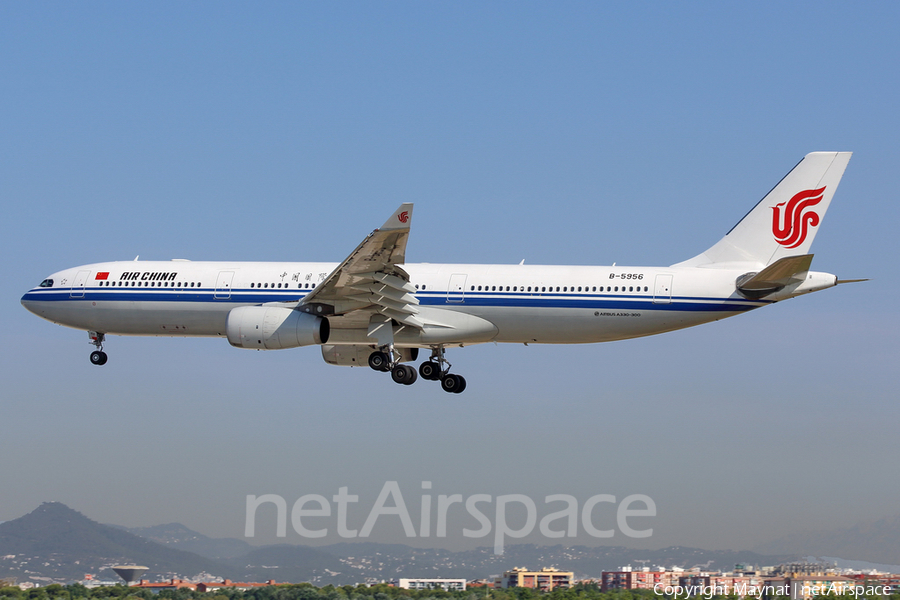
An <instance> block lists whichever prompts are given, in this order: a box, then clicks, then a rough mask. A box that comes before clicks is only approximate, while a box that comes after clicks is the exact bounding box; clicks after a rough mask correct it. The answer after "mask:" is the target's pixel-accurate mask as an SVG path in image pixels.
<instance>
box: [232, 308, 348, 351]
mask: <svg viewBox="0 0 900 600" xmlns="http://www.w3.org/2000/svg"><path fill="white" fill-rule="evenodd" d="M330 331H331V328H330V326H329V324H328V319H323V318H322V317H317V316H314V315H310V314H308V313H302V312H299V311H296V310H291V309H289V308H283V307H280V306H239V307H238V308H235V309H232V310H231V311H230V312H229V313H228V320H227V322H226V324H225V333H226V335H227V336H228V343H229V344H231V345H232V346H234V347H236V348H255V349H257V350H281V349H284V348H298V347H300V346H312V345H313V344H324V343H325V342H327V341H328V335H329V333H330Z"/></svg>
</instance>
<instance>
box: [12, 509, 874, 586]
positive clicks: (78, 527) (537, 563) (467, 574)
mask: <svg viewBox="0 0 900 600" xmlns="http://www.w3.org/2000/svg"><path fill="white" fill-rule="evenodd" d="M131 531H134V532H136V533H140V534H141V535H142V536H145V537H139V536H138V535H135V534H134V533H131V532H129V531H126V530H123V529H121V528H118V527H112V526H108V525H101V524H99V523H96V522H94V521H92V520H90V519H88V518H87V517H85V516H84V515H82V514H81V513H78V512H76V511H74V510H72V509H70V508H68V507H66V506H64V505H62V504H59V503H56V502H50V503H45V504H42V505H41V506H40V507H38V508H37V509H36V510H34V511H33V512H31V513H29V514H27V515H25V516H23V517H20V518H19V519H15V520H13V521H7V522H6V523H2V524H0V576H3V575H5V574H9V575H14V576H17V577H19V579H20V580H23V579H27V578H29V577H32V578H37V577H50V578H54V579H57V580H60V581H68V580H72V579H80V578H81V577H82V576H83V575H84V574H85V573H94V574H96V575H99V576H101V577H104V578H109V579H114V578H115V576H114V574H113V573H112V572H111V571H110V570H109V569H108V567H110V566H112V565H114V564H116V563H123V562H128V563H138V564H143V565H146V566H147V567H149V568H150V570H149V572H148V574H147V577H148V578H150V579H154V580H155V579H167V578H170V577H174V576H180V577H186V578H193V577H195V576H197V575H200V574H201V573H207V574H208V575H207V576H206V577H204V579H207V580H209V579H211V578H221V577H228V578H230V579H232V580H235V581H239V580H240V581H266V580H269V579H274V580H275V581H278V582H291V583H299V582H303V581H310V582H312V583H315V584H317V585H325V584H329V583H331V584H336V585H343V584H348V583H349V584H355V583H360V582H365V581H372V580H375V581H381V580H390V579H396V578H399V577H464V578H467V579H476V578H483V577H488V576H491V575H497V574H500V573H502V572H503V571H506V570H509V569H511V568H513V567H517V566H521V567H529V568H533V569H540V568H542V567H558V568H560V569H564V570H571V571H575V573H576V575H577V576H579V577H600V574H601V572H602V571H605V570H614V569H617V568H619V567H621V566H624V565H628V564H631V565H633V566H635V567H639V566H651V567H652V566H655V565H661V566H665V567H672V566H680V567H684V568H690V567H693V566H702V567H704V568H709V569H730V568H732V567H733V566H734V565H735V564H736V563H743V564H752V565H774V564H779V563H781V562H786V561H790V560H795V559H797V558H798V555H797V554H794V553H790V554H789V555H780V556H771V555H770V556H764V555H761V554H754V553H752V552H734V551H730V550H727V551H708V550H700V549H697V548H683V547H671V548H664V549H662V550H632V549H629V548H622V547H616V546H603V547H598V548H589V547H586V546H572V547H566V546H561V545H557V546H538V545H535V544H518V545H509V546H507V547H506V552H505V553H504V554H503V555H499V556H498V555H496V554H494V553H493V551H492V549H491V548H478V549H475V550H467V551H462V552H452V551H449V550H441V549H421V548H412V547H410V546H405V545H401V544H379V543H374V542H358V543H349V542H344V543H339V544H332V545H329V546H320V547H315V548H313V547H309V546H292V545H275V546H266V547H262V548H251V547H250V546H249V545H247V544H246V542H243V541H242V540H234V539H218V540H217V539H212V538H208V537H206V536H203V535H201V534H199V533H197V532H194V531H191V530H190V529H188V528H186V527H184V526H183V525H179V524H169V525H161V526H157V527H142V528H137V529H133V530H131ZM148 538H149V539H148ZM153 540H155V541H153ZM187 547H193V548H195V549H202V550H203V552H205V553H208V554H210V555H216V554H218V555H221V556H225V555H227V554H234V553H236V552H237V551H238V550H240V549H242V548H248V549H249V551H248V552H246V553H244V554H241V555H240V556H231V557H229V558H227V559H222V560H212V559H210V558H206V557H203V556H200V555H199V554H196V553H194V552H188V551H185V550H184V548H187ZM803 552H805V553H807V554H809V553H811V552H808V551H806V550H804V551H803ZM828 555H830V556H833V555H834V553H829V554H828ZM10 556H11V558H8V557H10ZM882 562H884V561H882Z"/></svg>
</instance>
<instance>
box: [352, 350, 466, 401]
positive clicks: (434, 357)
mask: <svg viewBox="0 0 900 600" xmlns="http://www.w3.org/2000/svg"><path fill="white" fill-rule="evenodd" d="M369 366H370V367H372V368H373V369H374V370H376V371H383V372H387V371H390V372H391V378H392V379H393V380H394V381H395V382H396V383H400V384H403V385H412V384H413V383H415V381H416V379H417V378H418V376H419V375H421V376H422V379H428V380H430V381H440V382H441V388H443V390H444V391H445V392H450V393H453V394H459V393H461V392H462V391H463V390H464V389H466V379H465V377H463V376H462V375H456V374H455V373H450V363H449V362H447V359H446V358H445V357H444V347H443V346H437V347H433V348H432V349H431V358H429V359H428V360H427V361H425V362H423V363H422V364H421V365H419V371H418V374H417V373H416V370H415V369H414V368H413V367H411V366H409V365H403V364H400V363H399V362H397V361H395V360H394V351H393V348H392V347H390V346H387V347H383V348H379V349H378V350H376V351H375V352H373V353H372V354H370V355H369Z"/></svg>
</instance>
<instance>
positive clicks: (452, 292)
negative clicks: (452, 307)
mask: <svg viewBox="0 0 900 600" xmlns="http://www.w3.org/2000/svg"><path fill="white" fill-rule="evenodd" d="M466 277H467V275H466V274H465V273H454V274H453V275H451V276H450V284H449V285H448V286H447V302H452V303H457V304H458V303H461V302H465V301H466V300H465V295H466Z"/></svg>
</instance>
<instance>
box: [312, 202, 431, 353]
mask: <svg viewBox="0 0 900 600" xmlns="http://www.w3.org/2000/svg"><path fill="white" fill-rule="evenodd" d="M412 211H413V205H412V204H411V203H407V204H401V205H400V208H398V209H397V210H396V211H395V212H394V214H392V215H391V216H390V218H389V219H388V220H387V221H385V223H384V225H382V226H381V228H380V229H376V230H375V231H373V232H372V233H370V234H369V235H368V237H366V239H364V240H363V241H362V243H361V244H360V245H359V246H357V247H356V250H354V251H353V252H351V253H350V256H348V257H347V258H346V259H344V262H342V263H341V264H340V265H338V267H337V268H336V269H335V270H334V271H332V272H331V274H329V275H328V277H326V278H325V281H323V282H322V283H320V284H319V285H317V286H316V289H314V290H313V291H312V292H310V293H309V294H307V295H306V297H305V298H304V299H303V300H302V301H301V302H300V304H299V305H298V306H297V308H296V309H297V310H301V311H304V312H310V313H313V314H322V315H329V316H343V317H345V318H344V319H342V320H344V321H346V325H350V322H355V323H358V324H363V326H366V325H365V324H364V323H367V324H368V326H369V331H370V335H371V336H372V337H376V338H378V339H379V341H380V340H382V339H383V338H382V336H383V335H384V334H386V333H387V332H386V331H385V330H387V331H390V329H391V327H390V324H391V320H393V321H396V322H398V323H400V324H402V325H408V326H411V327H416V328H418V329H421V328H422V327H423V322H422V321H421V320H420V319H418V318H417V317H416V314H417V313H418V312H419V310H418V308H417V306H418V304H419V301H418V300H417V299H416V297H415V295H414V294H415V291H416V290H415V288H414V287H413V285H412V284H411V283H410V282H409V274H407V272H406V271H404V270H403V268H402V267H401V266H400V265H402V264H403V263H404V262H405V260H406V242H407V240H408V239H409V227H410V224H411V222H412ZM379 329H380V330H381V332H380V334H379V333H376V332H377V331H378V330H379Z"/></svg>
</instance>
